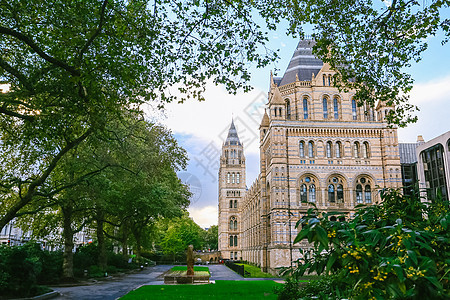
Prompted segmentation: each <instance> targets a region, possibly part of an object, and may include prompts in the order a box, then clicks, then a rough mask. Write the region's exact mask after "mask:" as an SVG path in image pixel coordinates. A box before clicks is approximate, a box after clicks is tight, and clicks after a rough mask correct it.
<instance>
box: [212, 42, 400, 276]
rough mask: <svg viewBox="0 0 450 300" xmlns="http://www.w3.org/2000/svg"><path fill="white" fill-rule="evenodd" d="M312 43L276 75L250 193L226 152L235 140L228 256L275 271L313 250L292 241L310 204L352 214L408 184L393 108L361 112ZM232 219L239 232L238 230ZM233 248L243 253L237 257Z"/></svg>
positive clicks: (223, 223)
mask: <svg viewBox="0 0 450 300" xmlns="http://www.w3.org/2000/svg"><path fill="white" fill-rule="evenodd" d="M312 45H313V41H311V40H304V41H300V43H299V44H298V46H297V49H296V50H295V52H294V55H293V57H292V59H291V62H290V64H289V66H288V69H287V70H286V72H285V74H284V76H283V77H282V78H274V77H273V76H271V78H270V90H269V93H268V103H267V109H266V113H265V115H264V117H263V119H262V122H261V125H260V128H259V130H260V175H259V176H258V178H257V179H256V181H255V182H254V183H253V184H252V186H251V187H250V188H249V189H247V190H246V189H245V185H244V178H245V165H244V164H243V163H241V164H239V165H233V164H231V165H230V164H225V162H226V161H227V154H226V153H227V152H226V151H230V150H229V149H231V148H233V147H232V146H231V145H228V144H227V142H225V144H224V146H223V151H222V156H221V158H220V160H221V162H220V171H219V240H220V241H219V244H220V246H219V249H220V250H221V251H222V256H223V258H225V259H243V260H246V261H249V262H252V263H254V264H257V265H259V266H260V267H261V268H262V269H263V270H266V271H269V272H275V269H276V268H278V267H285V266H289V265H290V264H291V262H292V261H293V260H295V259H297V258H299V256H300V252H299V251H298V249H299V248H308V246H309V245H307V244H295V245H293V243H292V242H293V240H294V239H295V237H296V235H297V229H296V228H295V224H296V222H297V220H299V219H300V217H301V216H302V215H304V214H305V213H306V212H307V210H308V208H310V207H311V204H309V202H313V203H314V204H315V205H316V206H317V208H318V209H319V210H320V211H339V212H342V213H344V214H345V215H346V216H347V217H350V216H352V214H353V213H354V207H355V206H356V205H357V204H361V203H364V204H371V203H375V202H377V201H379V194H378V191H379V189H380V188H383V187H394V188H398V187H400V186H401V184H402V180H401V172H400V158H399V151H398V139H397V129H396V128H391V127H389V126H388V124H387V123H386V122H385V120H384V119H385V118H384V117H385V115H386V113H387V112H388V111H389V109H391V107H386V106H384V105H382V104H379V105H378V106H377V107H376V108H375V107H359V106H358V105H357V103H356V101H355V100H354V99H353V98H352V97H353V94H354V93H353V92H351V91H349V92H339V90H338V89H337V88H335V87H333V84H332V76H333V71H332V70H331V69H330V68H329V66H328V65H327V64H323V63H322V62H321V61H320V60H318V59H317V58H315V57H314V56H313V55H312ZM233 128H234V124H232V125H231V128H230V132H231V131H232V129H233ZM234 130H235V128H234ZM236 137H237V135H236ZM227 141H228V139H227ZM239 147H240V148H236V149H239V151H242V148H243V147H242V145H239ZM228 153H229V152H228ZM239 153H242V157H243V152H239ZM233 171H235V172H237V171H239V172H240V174H241V175H240V176H241V178H242V179H241V181H240V184H239V188H238V189H237V190H239V191H240V194H239V195H240V197H239V198H237V200H238V201H237V203H238V205H237V207H236V208H229V207H227V206H226V204H227V203H228V202H227V198H226V192H227V191H229V190H231V189H232V187H231V186H230V185H229V184H228V183H226V182H227V181H226V174H228V173H229V172H233ZM236 185H237V184H236ZM236 187H237V186H236ZM233 199H234V198H233ZM231 217H235V218H236V221H237V226H236V228H238V229H235V230H234V231H233V232H231V231H230V230H229V229H230V228H231V223H230V221H231V219H230V218H231ZM232 228H235V227H234V225H233V227H232ZM231 235H233V236H237V240H238V243H237V246H235V245H234V243H230V242H231V239H230V236H231ZM233 239H234V237H233ZM227 241H228V243H227ZM231 244H232V245H233V248H232V249H231V248H230V245H231ZM231 250H233V251H234V252H235V253H238V255H237V256H229V253H230V252H231Z"/></svg>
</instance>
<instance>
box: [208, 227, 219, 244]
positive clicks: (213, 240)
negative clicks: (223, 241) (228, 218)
mask: <svg viewBox="0 0 450 300" xmlns="http://www.w3.org/2000/svg"><path fill="white" fill-rule="evenodd" d="M205 237H206V238H205V246H206V247H207V248H208V249H211V250H217V249H219V248H218V243H219V242H218V240H219V227H218V226H217V225H212V226H211V227H209V228H208V230H207V231H206V235H205Z"/></svg>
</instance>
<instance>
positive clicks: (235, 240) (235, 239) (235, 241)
mask: <svg viewBox="0 0 450 300" xmlns="http://www.w3.org/2000/svg"><path fill="white" fill-rule="evenodd" d="M237 245H238V243H237V235H235V236H234V246H235V247H237Z"/></svg>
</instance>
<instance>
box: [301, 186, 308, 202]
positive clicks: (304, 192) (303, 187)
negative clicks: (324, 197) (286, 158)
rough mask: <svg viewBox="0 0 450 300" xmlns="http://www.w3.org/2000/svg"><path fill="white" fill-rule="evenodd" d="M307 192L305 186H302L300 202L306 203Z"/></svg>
mask: <svg viewBox="0 0 450 300" xmlns="http://www.w3.org/2000/svg"><path fill="white" fill-rule="evenodd" d="M307 194H308V192H307V189H306V184H302V186H301V187H300V201H301V202H307V201H308V195H307Z"/></svg>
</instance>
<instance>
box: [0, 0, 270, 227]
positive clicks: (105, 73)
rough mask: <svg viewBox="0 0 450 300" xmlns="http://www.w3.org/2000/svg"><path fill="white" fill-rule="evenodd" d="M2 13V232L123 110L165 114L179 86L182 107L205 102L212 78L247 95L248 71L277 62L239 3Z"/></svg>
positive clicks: (9, 4)
mask: <svg viewBox="0 0 450 300" xmlns="http://www.w3.org/2000/svg"><path fill="white" fill-rule="evenodd" d="M0 12H1V15H0V37H1V38H0V49H1V53H0V81H1V82H7V83H9V84H10V85H11V88H10V91H9V92H8V93H0V128H1V132H0V135H1V136H0V138H1V147H2V153H3V159H2V174H1V175H2V178H1V187H2V188H3V189H4V190H5V191H4V192H5V193H4V194H3V195H2V204H5V203H7V204H8V208H7V209H2V211H1V212H0V228H2V227H3V226H4V225H5V224H6V223H7V222H8V221H9V220H11V219H12V218H14V216H15V214H16V213H17V212H18V211H19V210H20V209H21V208H23V207H24V206H26V205H28V204H29V203H30V202H31V201H32V199H33V198H34V197H35V196H36V194H37V193H39V190H40V189H41V186H42V185H43V184H44V183H45V181H46V180H47V179H48V178H49V176H50V174H51V173H52V172H53V171H54V170H55V168H56V167H57V165H58V164H59V163H60V161H61V159H62V158H63V157H64V156H66V155H67V153H69V152H70V150H71V149H73V148H75V147H77V146H78V145H79V144H80V143H83V142H84V141H85V140H86V138H87V137H89V136H90V135H91V134H95V133H98V132H101V131H102V130H104V129H105V127H106V126H107V122H108V121H110V120H113V119H115V118H116V117H117V115H120V112H121V110H123V109H129V110H139V109H140V107H139V105H140V104H142V103H144V102H147V101H156V103H158V104H159V105H160V106H163V105H164V103H166V102H170V101H173V100H174V99H176V97H175V96H174V94H171V93H170V87H173V88H174V87H175V86H177V87H179V91H177V94H181V97H180V98H179V100H180V101H181V100H183V99H185V98H187V97H194V98H198V99H203V98H202V96H201V93H202V91H203V90H204V86H205V84H206V80H207V79H211V80H212V81H213V82H215V83H221V84H224V85H225V86H226V87H227V89H228V90H229V91H232V92H235V91H236V89H238V88H243V89H244V90H248V89H249V88H250V87H249V86H248V79H249V73H248V70H247V67H248V64H249V63H253V64H256V65H257V66H264V65H266V64H268V63H269V62H270V61H272V60H273V58H274V57H275V55H274V53H272V52H270V51H267V50H266V49H265V48H264V47H259V46H263V45H264V43H265V42H266V41H267V38H266V36H265V35H264V34H263V33H262V32H261V30H260V27H259V26H258V25H257V24H255V23H254V22H253V21H252V19H251V18H250V13H251V6H249V5H247V4H244V3H240V2H236V3H231V2H225V3H216V2H201V1H197V0H188V1H166V0H157V1H153V2H149V1H123V0H116V1H114V0H103V1H96V0H86V1H51V2H48V1H47V2H45V1H38V0H35V1H34V0H32V1H23V0H15V1H4V0H2V1H0ZM172 92H173V91H172ZM178 92H181V93H178ZM11 191H14V192H13V193H11ZM12 194H13V195H12Z"/></svg>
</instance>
